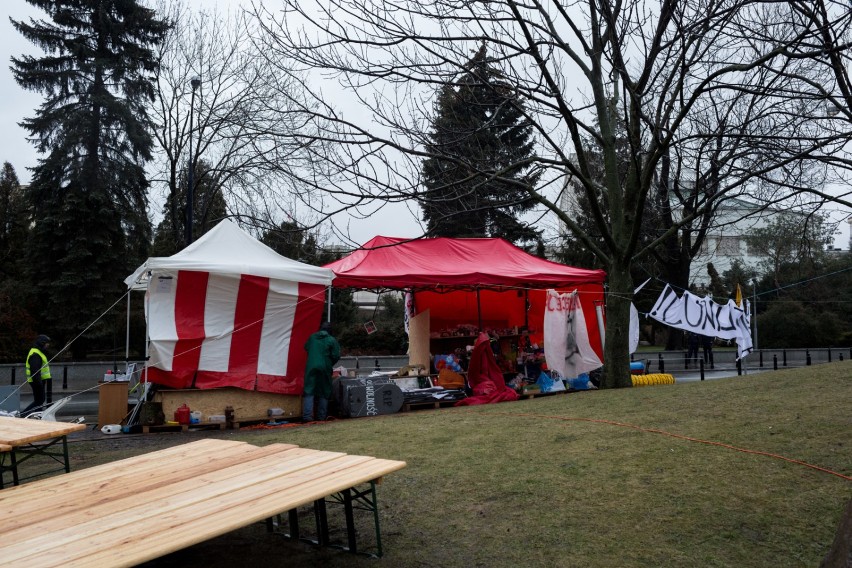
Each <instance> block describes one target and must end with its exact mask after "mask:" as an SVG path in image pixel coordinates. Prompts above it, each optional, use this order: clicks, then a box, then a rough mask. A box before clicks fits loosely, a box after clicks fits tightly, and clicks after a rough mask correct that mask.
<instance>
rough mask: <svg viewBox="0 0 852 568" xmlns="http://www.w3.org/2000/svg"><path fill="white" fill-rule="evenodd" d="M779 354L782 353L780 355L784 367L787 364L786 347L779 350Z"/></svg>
mask: <svg viewBox="0 0 852 568" xmlns="http://www.w3.org/2000/svg"><path fill="white" fill-rule="evenodd" d="M781 354H782V355H783V357H784V366H785V367H786V366H787V350H786V349H783V350H782V351H781Z"/></svg>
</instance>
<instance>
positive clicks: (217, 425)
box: [142, 422, 225, 434]
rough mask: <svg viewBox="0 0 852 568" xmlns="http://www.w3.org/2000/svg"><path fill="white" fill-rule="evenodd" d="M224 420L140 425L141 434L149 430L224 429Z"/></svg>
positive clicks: (147, 432) (149, 431) (148, 432)
mask: <svg viewBox="0 0 852 568" xmlns="http://www.w3.org/2000/svg"><path fill="white" fill-rule="evenodd" d="M224 429H225V423H224V422H199V423H198V424H159V425H157V426H146V425H143V426H142V433H143V434H150V433H151V432H189V431H191V430H192V431H194V430H224Z"/></svg>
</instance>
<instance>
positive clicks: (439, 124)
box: [420, 44, 541, 243]
mask: <svg viewBox="0 0 852 568" xmlns="http://www.w3.org/2000/svg"><path fill="white" fill-rule="evenodd" d="M532 133H533V127H532V124H531V123H530V121H529V120H528V119H527V118H526V117H525V116H524V112H523V101H522V100H521V99H520V98H519V97H518V95H517V92H516V91H515V89H513V88H512V86H511V85H510V84H509V83H507V82H506V81H505V79H504V78H503V75H502V73H501V72H500V70H499V69H498V68H497V67H496V65H495V64H494V63H493V61H491V60H489V59H488V57H487V55H486V46H485V45H484V44H483V46H482V47H481V48H480V50H479V52H478V53H477V54H476V55H475V56H474V57H473V58H472V59H471V60H470V61H469V62H468V63H467V64H466V65H465V71H464V72H463V73H461V74H460V76H458V77H457V78H456V80H454V81H453V82H451V83H448V84H447V85H445V86H444V87H442V88H441V90H440V92H439V94H438V98H437V101H436V103H435V117H434V119H433V123H432V130H431V132H430V135H429V138H430V139H429V142H428V143H427V145H426V147H427V151H429V152H430V153H431V154H432V155H433V156H434V157H432V158H428V159H426V160H424V162H423V166H422V173H423V177H424V190H423V192H422V193H421V196H420V203H421V207H422V208H423V220H424V221H426V224H427V228H428V231H429V233H430V234H431V235H434V236H446V237H502V238H504V239H506V240H508V241H510V242H513V243H538V242H540V240H541V231H540V230H536V229H534V228H532V227H530V226H528V225H526V224H524V223H523V222H521V221H519V220H518V216H519V215H521V214H523V213H524V212H526V211H529V210H530V209H532V207H533V206H534V205H535V202H534V201H532V200H531V199H530V198H529V194H528V192H527V189H526V188H531V189H532V188H534V187H535V185H536V183H537V182H538V179H539V177H540V172H539V171H537V170H533V169H531V168H530V166H529V164H528V163H527V162H525V160H526V159H528V158H534V157H535V154H534V148H533V140H532Z"/></svg>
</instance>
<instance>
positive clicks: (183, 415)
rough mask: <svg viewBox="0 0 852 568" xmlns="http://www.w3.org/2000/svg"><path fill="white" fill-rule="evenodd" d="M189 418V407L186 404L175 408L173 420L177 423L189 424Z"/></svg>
mask: <svg viewBox="0 0 852 568" xmlns="http://www.w3.org/2000/svg"><path fill="white" fill-rule="evenodd" d="M189 420H190V418H189V407H188V406H187V405H186V404H182V405H181V406H180V407H179V408H178V409H177V410H175V422H177V423H178V424H189Z"/></svg>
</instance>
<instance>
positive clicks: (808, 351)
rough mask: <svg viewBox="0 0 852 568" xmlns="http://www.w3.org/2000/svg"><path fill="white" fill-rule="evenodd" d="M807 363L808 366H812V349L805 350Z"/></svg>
mask: <svg viewBox="0 0 852 568" xmlns="http://www.w3.org/2000/svg"><path fill="white" fill-rule="evenodd" d="M805 365H807V366H808V367H810V366H811V351H810V349H806V350H805Z"/></svg>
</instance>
